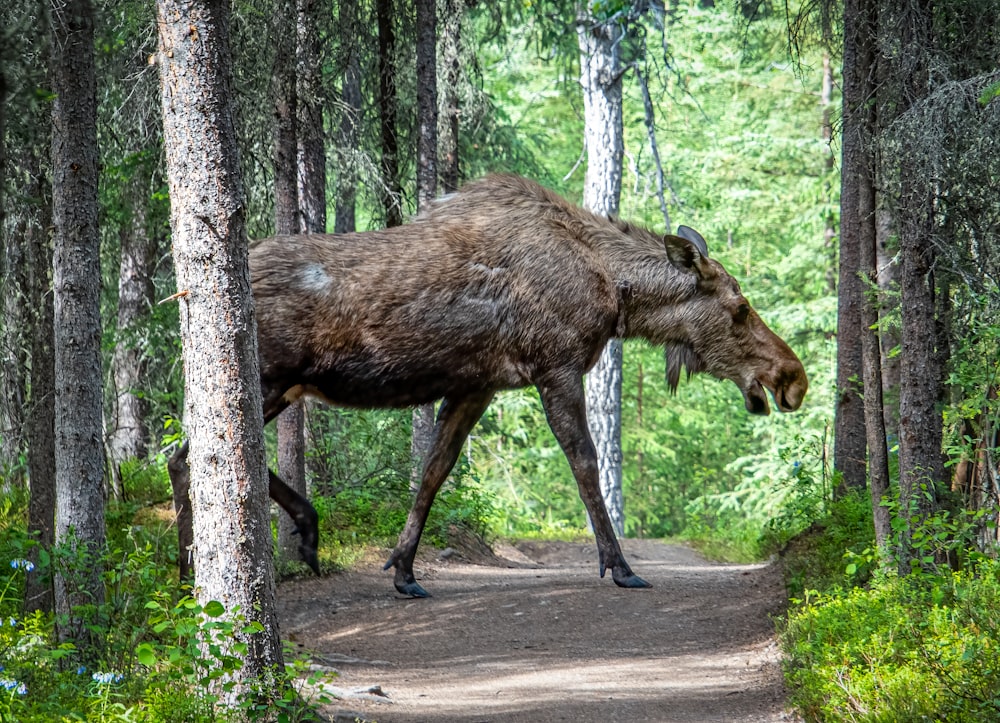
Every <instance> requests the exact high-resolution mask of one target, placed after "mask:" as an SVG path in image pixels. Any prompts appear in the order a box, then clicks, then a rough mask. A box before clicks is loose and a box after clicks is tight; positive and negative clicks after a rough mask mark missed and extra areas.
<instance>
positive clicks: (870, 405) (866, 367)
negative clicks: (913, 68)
mask: <svg viewBox="0 0 1000 723" xmlns="http://www.w3.org/2000/svg"><path fill="white" fill-rule="evenodd" d="M855 2H856V5H854V6H853V7H854V9H855V10H856V13H855V15H854V16H853V17H852V18H849V19H850V20H851V21H852V22H851V25H845V32H849V33H851V34H852V36H853V38H854V42H855V43H856V47H857V57H858V61H859V63H860V70H861V78H860V83H859V87H858V91H859V96H860V99H861V100H862V102H861V104H860V105H859V107H858V108H857V109H856V115H855V119H856V120H857V132H858V136H859V140H860V142H859V143H858V149H857V151H858V160H859V167H858V171H859V173H858V175H857V177H856V180H853V181H852V182H853V183H856V184H857V191H856V196H857V199H858V209H857V216H858V244H859V247H860V253H859V259H858V261H859V265H860V271H861V277H862V286H863V289H864V296H863V297H862V306H861V357H862V369H863V377H864V389H865V395H864V400H863V404H864V414H865V433H866V441H867V447H868V478H869V489H870V492H871V502H872V517H873V520H874V528H875V543H876V545H877V547H878V549H879V550H880V551H881V552H882V553H889V552H890V549H889V545H890V535H891V532H892V527H891V524H890V523H891V520H890V515H889V510H888V508H887V507H885V506H884V505H883V498H884V497H886V496H887V495H888V494H889V459H888V450H887V448H886V435H885V419H884V417H883V402H882V357H881V350H880V345H879V333H878V331H877V327H878V321H879V309H880V304H879V299H878V283H877V279H878V273H877V269H876V263H877V252H876V246H877V232H876V210H875V178H876V177H875V173H876V171H875V168H876V165H875V143H876V138H875V136H876V133H877V130H878V123H877V116H876V107H877V106H876V104H875V93H876V84H875V82H874V79H875V66H876V62H877V61H876V55H875V39H876V37H877V31H878V13H877V0H855Z"/></svg>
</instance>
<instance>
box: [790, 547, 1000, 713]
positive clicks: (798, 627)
mask: <svg viewBox="0 0 1000 723" xmlns="http://www.w3.org/2000/svg"><path fill="white" fill-rule="evenodd" d="M809 597H810V599H808V600H807V604H806V605H804V606H802V607H801V608H799V609H798V610H796V611H795V612H793V613H791V614H790V615H789V619H788V622H787V625H786V626H785V628H784V630H783V632H782V636H781V637H782V645H783V648H784V651H785V655H786V670H785V674H786V679H787V681H788V683H789V686H790V689H791V691H792V693H791V700H792V702H793V703H794V704H795V705H796V706H798V708H799V710H800V711H801V712H802V713H803V714H804V715H805V716H806V718H807V720H810V721H839V720H845V721H846V720H849V721H859V722H860V721H872V722H874V721H904V720H905V721H917V720H938V721H950V722H953V723H974V722H980V721H986V720H998V719H1000V625H998V622H997V620H996V610H997V605H998V604H1000V564H998V563H997V562H996V561H993V560H990V561H983V562H981V563H980V564H978V565H976V567H975V569H974V570H972V571H970V572H967V573H961V572H958V573H951V572H946V573H943V574H933V575H919V574H915V575H910V576H907V577H905V578H896V577H885V578H881V579H879V580H878V583H877V584H876V585H875V586H874V587H873V588H872V589H870V590H866V589H860V588H855V589H852V590H851V591H849V592H847V593H840V592H837V593H831V594H828V595H817V596H809Z"/></svg>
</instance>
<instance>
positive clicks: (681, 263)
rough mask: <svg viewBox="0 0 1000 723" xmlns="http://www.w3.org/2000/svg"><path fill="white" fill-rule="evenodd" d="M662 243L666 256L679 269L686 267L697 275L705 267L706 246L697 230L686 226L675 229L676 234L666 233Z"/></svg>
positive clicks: (701, 274)
mask: <svg viewBox="0 0 1000 723" xmlns="http://www.w3.org/2000/svg"><path fill="white" fill-rule="evenodd" d="M663 245H664V247H665V248H666V250H667V258H669V259H670V263H672V264H673V265H674V266H676V267H677V268H679V269H686V270H688V271H690V272H692V273H694V274H697V275H698V276H699V277H701V276H704V275H705V274H704V273H702V272H703V270H704V267H705V259H707V258H708V246H707V244H706V243H705V239H703V238H702V237H701V234H699V233H698V232H697V231H695V230H694V229H693V228H688V227H687V226H681V227H679V228H678V229H677V235H676V236H672V235H670V234H667V235H666V236H664V237H663Z"/></svg>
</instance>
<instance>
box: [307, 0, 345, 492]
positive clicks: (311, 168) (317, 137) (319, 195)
mask: <svg viewBox="0 0 1000 723" xmlns="http://www.w3.org/2000/svg"><path fill="white" fill-rule="evenodd" d="M297 6H298V7H297V13H298V23H297V29H296V32H297V35H298V41H297V43H296V49H295V55H296V66H297V71H296V84H297V85H296V100H297V106H296V107H297V109H298V121H297V123H296V136H297V143H298V163H297V164H296V165H297V169H298V184H299V192H298V197H299V231H300V232H301V233H326V141H325V136H324V130H323V107H324V105H325V98H326V97H325V94H324V91H323V77H322V68H323V62H322V47H323V46H322V42H321V39H320V33H319V23H320V16H321V13H322V12H324V5H323V3H321V2H320V1H319V0H298V2H297ZM345 6H351V7H354V3H341V13H343V12H344V7H345ZM352 47H353V45H352ZM352 56H354V57H355V67H356V69H357V67H358V63H357V60H356V57H357V53H356V52H354V51H353V50H352ZM356 72H357V73H358V74H359V76H360V70H356ZM359 83H360V81H359V82H358V83H356V84H355V91H354V92H355V93H356V94H357V113H359V114H360V112H361V88H360V84H359ZM345 97H346V95H345ZM345 102H346V101H345ZM353 147H354V148H356V147H357V144H356V142H355V144H354V146H353ZM341 166H342V170H343V167H344V164H341ZM351 168H353V166H351ZM351 173H352V174H353V173H354V172H353V170H352V171H351ZM353 182H354V181H352V184H353ZM352 192H353V186H352ZM338 199H339V195H338ZM353 214H354V203H353V200H352V202H351V229H350V230H351V231H353V230H354V228H353V224H354V215H353ZM300 404H301V408H302V428H303V438H304V439H305V447H306V448H307V449H308V448H309V446H310V444H311V440H312V437H311V435H310V433H309V419H308V418H309V414H310V409H311V408H312V407H311V403H310V402H309V401H306V400H303V401H302V402H301V403H300ZM303 464H305V460H303ZM310 472H312V470H311V468H310V467H309V466H308V465H306V466H305V468H304V470H303V473H302V477H303V479H304V480H305V489H304V490H302V492H303V494H304V493H305V492H306V491H307V490H308V488H309V474H308V473H310Z"/></svg>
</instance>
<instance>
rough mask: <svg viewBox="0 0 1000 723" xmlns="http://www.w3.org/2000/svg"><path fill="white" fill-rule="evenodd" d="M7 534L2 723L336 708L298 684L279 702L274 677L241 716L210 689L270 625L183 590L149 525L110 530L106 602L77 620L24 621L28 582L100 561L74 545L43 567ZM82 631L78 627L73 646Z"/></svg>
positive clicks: (266, 714)
mask: <svg viewBox="0 0 1000 723" xmlns="http://www.w3.org/2000/svg"><path fill="white" fill-rule="evenodd" d="M4 507H5V509H4V510H2V512H3V517H5V518H6V517H8V513H9V508H7V506H6V505H5V506H4ZM0 529H3V535H2V536H0V556H2V559H3V560H4V561H6V562H7V563H9V566H8V565H7V564H5V565H4V566H3V567H2V568H0V621H2V624H0V720H2V721H8V720H10V721H18V723H48V722H49V721H53V720H80V721H95V723H96V722H98V721H100V722H101V723H105V722H106V721H122V722H124V721H136V720H142V721H150V722H153V723H174V722H176V723H210V722H215V721H220V722H221V721H230V720H233V721H235V720H241V721H242V720H248V719H249V720H273V719H277V720H289V721H290V720H301V719H302V717H303V716H304V715H306V714H307V713H308V711H309V710H310V707H311V706H313V705H314V704H315V703H317V702H329V701H328V700H327V699H326V698H325V696H323V695H322V694H320V697H319V698H317V699H316V700H315V701H306V700H303V699H301V698H300V697H299V696H298V695H297V694H296V693H295V692H294V691H292V690H291V689H290V688H287V687H286V688H285V689H283V692H282V693H281V694H280V695H279V696H278V697H277V698H275V697H274V696H273V695H272V693H271V692H270V690H269V688H268V687H267V686H268V685H269V684H270V683H269V681H261V687H260V692H259V693H258V694H254V695H252V696H250V698H249V699H247V700H244V701H241V702H240V703H239V705H238V706H237V708H236V709H235V710H227V709H223V708H220V707H218V706H217V705H216V703H217V700H216V698H215V697H214V696H213V695H212V694H211V693H210V692H209V689H208V686H209V685H210V684H215V683H221V684H222V685H223V686H225V684H226V683H225V677H226V676H227V674H229V673H231V672H232V671H234V670H236V669H237V668H238V667H239V666H240V665H241V664H242V662H241V657H240V656H241V654H242V652H245V646H246V642H245V641H246V639H247V638H248V636H253V635H255V634H259V633H260V632H261V628H260V625H259V624H258V623H253V622H251V623H248V622H247V621H246V620H245V618H243V617H242V616H241V615H240V612H239V611H238V610H226V609H225V608H224V606H223V605H222V604H220V603H219V602H217V601H211V602H208V603H207V604H205V605H204V606H201V605H199V604H198V603H197V601H195V600H193V599H192V598H190V597H187V596H185V595H184V591H179V590H178V588H177V583H176V573H175V572H174V567H173V564H172V563H171V564H170V566H169V567H168V566H165V565H164V563H163V562H162V561H161V560H159V559H158V556H157V555H156V553H155V547H156V545H157V544H159V541H158V540H156V539H154V538H151V537H149V535H148V529H149V528H148V527H136V528H131V529H130V530H128V531H127V532H125V533H123V534H122V535H119V536H115V535H112V534H109V540H111V541H110V542H109V547H108V549H107V550H106V551H105V552H104V554H103V555H102V556H101V559H100V560H99V561H97V564H100V566H101V567H102V569H103V570H104V571H105V572H104V575H103V579H104V583H105V602H104V603H102V604H100V605H84V606H79V607H76V608H74V609H73V610H72V611H71V613H70V615H69V616H60V615H53V614H49V613H42V612H32V613H29V614H25V613H24V612H23V599H24V583H25V580H26V578H27V576H29V575H36V576H46V577H48V576H50V575H51V574H52V572H53V570H54V569H57V568H58V569H59V570H60V572H61V574H63V576H64V579H66V580H68V581H70V584H72V580H73V577H74V570H81V569H86V568H88V567H90V566H92V565H93V564H95V561H94V560H93V559H92V557H91V556H90V555H87V554H84V553H82V552H80V551H79V549H78V548H75V547H72V546H69V545H65V546H60V547H59V548H57V549H56V550H54V551H53V553H52V554H51V555H50V554H48V553H46V552H44V551H39V555H38V558H39V562H38V564H37V565H34V564H33V563H31V562H29V561H28V560H27V559H26V556H27V554H28V551H29V550H30V549H31V548H32V547H33V546H34V544H35V543H34V542H33V541H31V540H30V539H29V538H28V537H27V535H26V534H25V532H24V528H23V523H22V522H20V521H17V522H16V523H15V524H12V525H10V526H7V527H3V528H0ZM109 532H110V531H109ZM116 538H117V539H118V541H115V540H116ZM73 630H77V631H79V632H77V633H76V634H71V635H70V639H69V640H63V638H64V637H65V636H66V633H67V632H71V631H73ZM288 657H289V658H291V657H292V656H291V655H288ZM288 674H289V675H295V676H296V677H305V676H306V671H305V665H304V663H303V661H293V662H291V663H290V664H289V667H288ZM312 677H313V681H312V682H313V683H314V684H315V683H317V682H318V680H317V678H316V676H315V675H313V676H312ZM313 688H315V689H321V688H316V686H315V685H314V686H313Z"/></svg>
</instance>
